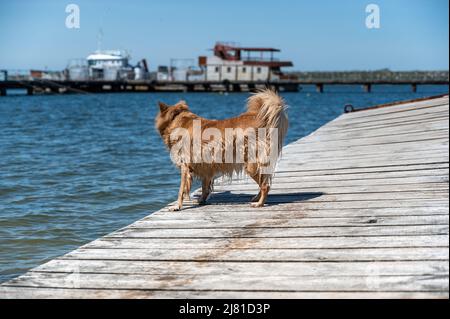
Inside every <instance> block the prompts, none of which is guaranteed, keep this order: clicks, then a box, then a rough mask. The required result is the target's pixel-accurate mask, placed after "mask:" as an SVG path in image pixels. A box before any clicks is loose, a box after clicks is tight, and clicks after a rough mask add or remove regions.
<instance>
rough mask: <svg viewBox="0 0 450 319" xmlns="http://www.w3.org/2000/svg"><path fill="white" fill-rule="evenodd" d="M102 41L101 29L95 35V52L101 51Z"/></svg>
mask: <svg viewBox="0 0 450 319" xmlns="http://www.w3.org/2000/svg"><path fill="white" fill-rule="evenodd" d="M102 40H103V30H102V28H99V30H98V34H97V51H101V50H102Z"/></svg>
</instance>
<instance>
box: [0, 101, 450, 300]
mask: <svg viewBox="0 0 450 319" xmlns="http://www.w3.org/2000/svg"><path fill="white" fill-rule="evenodd" d="M448 120H449V103H448V96H447V97H441V98H436V99H429V100H425V101H419V102H411V103H405V104H401V105H395V106H391V107H385V108H379V109H371V110H367V111H363V112H354V113H349V114H345V115H342V116H340V117H338V118H337V119H335V120H333V121H332V122H330V123H329V124H327V125H325V126H323V127H322V128H320V129H319V130H317V131H316V132H314V133H313V134H311V135H310V136H307V137H305V138H302V139H300V140H298V141H297V142H294V143H292V144H290V145H288V146H286V147H285V148H284V150H283V158H282V160H281V161H280V163H279V165H278V168H277V173H276V176H275V178H274V183H273V188H272V191H271V194H270V195H269V200H268V203H267V205H266V206H265V207H263V208H260V209H254V208H251V207H250V206H249V205H248V203H247V202H248V200H249V199H250V197H251V196H252V195H254V193H255V192H256V191H257V188H256V186H255V185H254V184H253V182H251V181H250V180H249V179H247V178H244V179H242V180H236V181H234V182H233V183H232V184H229V183H221V182H220V181H217V182H216V186H215V191H214V194H213V196H212V198H211V199H210V204H209V205H207V206H201V207H199V206H196V205H195V204H193V203H192V202H190V203H189V202H188V203H187V205H186V209H184V210H183V211H181V212H176V213H175V212H169V211H168V209H167V207H165V208H163V209H161V210H160V211H158V212H155V213H153V214H151V215H149V216H147V217H145V218H143V219H141V220H139V221H137V222H135V223H133V224H132V225H130V226H128V227H125V228H123V229H120V230H117V231H115V232H113V233H111V234H109V235H107V236H105V237H103V238H99V239H97V240H95V241H93V242H91V243H88V244H86V245H84V246H82V247H80V248H79V249H77V250H75V251H72V252H70V253H68V254H66V255H64V256H61V257H59V258H56V259H54V260H52V261H50V262H48V263H46V264H43V265H41V266H39V267H37V268H34V269H32V270H30V271H29V272H28V273H26V274H24V275H22V276H20V277H18V278H16V279H13V280H11V281H9V282H6V283H4V284H3V285H1V286H0V297H1V298H208V297H210V298H448V296H449V295H448V294H449V289H448V285H449V282H448V279H449V278H448V277H449V247H448V245H449V242H448V240H449V218H448V214H449V200H448V195H449V187H448V186H449V185H448V183H449V166H448V162H449V156H448V147H449V139H448V131H449V122H448Z"/></svg>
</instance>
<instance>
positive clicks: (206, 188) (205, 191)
mask: <svg viewBox="0 0 450 319" xmlns="http://www.w3.org/2000/svg"><path fill="white" fill-rule="evenodd" d="M211 181H212V178H211V177H204V178H203V179H202V196H201V197H200V198H199V200H198V204H199V205H204V204H205V203H206V200H207V199H208V196H209V194H210V193H211Z"/></svg>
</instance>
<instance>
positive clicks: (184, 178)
mask: <svg viewBox="0 0 450 319" xmlns="http://www.w3.org/2000/svg"><path fill="white" fill-rule="evenodd" d="M180 171H181V181H180V190H179V191H178V200H177V204H176V205H174V206H172V207H169V210H170V211H177V210H181V208H182V207H183V197H184V194H185V192H186V183H187V178H189V168H188V167H187V166H186V165H182V166H181V169H180Z"/></svg>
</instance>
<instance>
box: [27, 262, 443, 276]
mask: <svg viewBox="0 0 450 319" xmlns="http://www.w3.org/2000/svg"><path fill="white" fill-rule="evenodd" d="M174 269H175V270H176V271H175V272H174ZM448 271H449V266H448V262H446V261H432V262H431V261H395V262H370V263H367V262H347V263H346V262H326V263H324V262H308V263H302V262H253V263H252V266H251V267H249V265H248V263H243V262H207V263H205V262H195V261H187V262H179V261H170V262H166V263H164V264H163V263H160V262H155V261H135V262H132V263H131V262H129V261H123V260H76V262H74V260H72V259H54V260H52V261H50V262H48V263H47V264H45V265H41V266H39V267H37V268H35V269H34V270H33V271H32V272H46V273H64V272H65V273H74V272H79V273H99V274H101V273H109V274H143V275H174V274H177V275H200V276H206V275H208V276H217V275H222V274H227V275H232V274H236V275H239V276H248V275H250V276H251V275H254V274H258V273H262V272H266V273H270V274H272V275H273V276H282V275H285V276H314V275H315V276H330V274H336V273H337V274H339V275H341V276H351V275H354V274H367V275H373V274H377V275H379V276H388V275H392V276H420V275H424V274H435V275H448Z"/></svg>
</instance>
